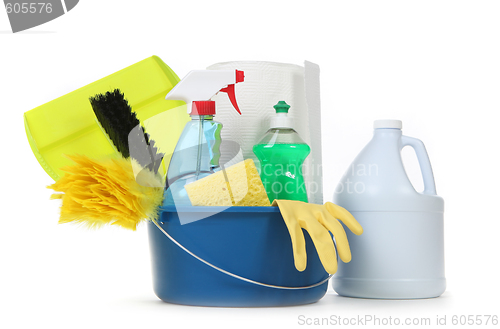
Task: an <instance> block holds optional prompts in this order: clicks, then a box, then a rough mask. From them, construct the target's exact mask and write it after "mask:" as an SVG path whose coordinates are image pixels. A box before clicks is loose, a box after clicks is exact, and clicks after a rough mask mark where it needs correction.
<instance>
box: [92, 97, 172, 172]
mask: <svg viewBox="0 0 500 329" xmlns="http://www.w3.org/2000/svg"><path fill="white" fill-rule="evenodd" d="M90 104H91V105H92V109H93V110H94V113H95V115H96V117H97V119H98V120H99V122H100V124H101V126H102V127H103V128H104V130H105V131H106V133H107V134H108V136H109V138H110V139H111V141H112V142H113V144H114V145H115V147H116V148H117V150H118V152H120V153H121V154H122V156H123V157H124V158H128V157H130V156H131V155H132V157H133V158H134V159H136V160H137V162H139V164H140V165H141V166H143V167H148V168H149V169H150V170H152V171H154V172H155V173H156V172H158V168H159V165H160V163H161V160H162V158H163V154H157V149H156V147H154V141H153V140H150V137H149V134H146V133H145V131H144V128H143V127H142V126H141V123H140V122H139V120H138V119H137V116H136V114H135V112H133V111H132V107H131V106H130V105H129V103H128V102H127V100H126V99H125V95H124V94H123V93H122V92H121V91H120V90H119V89H115V90H114V91H112V92H109V91H108V92H106V93H105V94H98V95H95V96H94V97H91V98H90Z"/></svg>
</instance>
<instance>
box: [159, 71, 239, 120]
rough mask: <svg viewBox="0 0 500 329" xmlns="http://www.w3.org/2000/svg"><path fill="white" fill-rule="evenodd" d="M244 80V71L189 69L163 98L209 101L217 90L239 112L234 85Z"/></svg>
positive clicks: (189, 101) (188, 101)
mask: <svg viewBox="0 0 500 329" xmlns="http://www.w3.org/2000/svg"><path fill="white" fill-rule="evenodd" d="M244 80H245V75H244V72H243V71H238V70H200V71H191V72H189V73H188V74H187V75H186V76H185V77H184V78H183V79H182V80H181V81H180V82H179V83H178V84H177V85H176V86H175V87H174V88H173V89H172V90H171V91H170V92H169V93H168V94H167V96H166V97H165V99H169V100H181V101H184V102H186V103H187V104H191V103H192V102H196V103H198V102H199V101H209V100H210V98H212V97H213V96H214V95H215V94H217V93H218V92H225V93H227V95H228V97H229V100H230V101H231V104H232V105H233V107H234V108H235V110H236V111H238V113H239V114H241V111H240V108H239V106H238V103H237V102H236V94H235V88H234V85H235V84H236V83H239V82H243V81H244ZM200 105H201V104H200ZM192 113H193V112H191V114H192Z"/></svg>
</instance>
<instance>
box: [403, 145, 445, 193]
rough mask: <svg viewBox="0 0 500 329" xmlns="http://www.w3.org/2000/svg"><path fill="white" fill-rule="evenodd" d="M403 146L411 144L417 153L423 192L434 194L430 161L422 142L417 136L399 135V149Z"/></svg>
mask: <svg viewBox="0 0 500 329" xmlns="http://www.w3.org/2000/svg"><path fill="white" fill-rule="evenodd" d="M405 146H411V147H412V148H413V149H414V150H415V153H416V154H417V159H418V163H419V165H420V171H421V172H422V177H423V180H424V191H423V194H429V195H436V194H437V193H436V184H435V182H434V174H433V173H432V167H431V161H430V160H429V155H428V154H427V150H426V149H425V145H424V143H423V142H422V141H421V140H420V139H417V138H413V137H408V136H401V149H403V147H405Z"/></svg>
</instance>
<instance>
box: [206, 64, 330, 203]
mask: <svg viewBox="0 0 500 329" xmlns="http://www.w3.org/2000/svg"><path fill="white" fill-rule="evenodd" d="M208 69H209V70H233V69H237V70H241V71H244V72H245V81H244V82H243V83H237V84H236V85H235V91H236V100H237V102H238V105H239V107H240V110H241V113H242V115H241V116H240V115H239V114H238V113H237V112H236V111H235V110H234V108H233V107H232V105H231V103H230V102H229V99H228V97H227V95H226V94H224V93H219V94H218V95H216V96H214V97H213V98H212V99H213V100H215V101H216V102H217V115H216V117H215V120H216V121H219V122H221V123H222V124H223V129H222V136H221V137H222V140H230V141H234V142H237V143H238V144H239V145H240V146H241V148H242V150H243V156H244V157H245V159H248V158H251V159H253V160H254V161H255V163H256V164H258V163H259V161H258V159H257V157H256V156H255V154H254V153H253V151H252V148H253V146H254V145H255V144H256V143H257V142H258V141H259V140H260V139H261V138H262V137H263V136H264V134H265V133H266V131H267V130H268V129H269V124H270V119H271V118H272V117H273V116H274V115H275V113H276V112H275V110H274V108H273V106H274V105H276V103H278V102H279V101H286V102H287V103H288V104H289V105H290V110H289V112H288V116H289V117H291V118H292V119H293V122H294V129H295V130H296V131H297V133H298V134H299V135H300V137H302V139H303V140H304V141H305V142H306V143H307V144H308V145H309V146H310V147H311V153H310V155H309V156H308V157H307V159H306V160H305V162H304V166H303V174H304V180H305V183H306V188H307V194H308V199H309V202H310V203H316V204H323V172H322V157H321V108H320V85H319V66H318V65H316V64H314V63H311V62H307V61H306V62H304V66H299V65H293V64H284V63H274V62H254V61H237V62H225V63H217V64H214V65H211V66H209V67H208ZM222 156H223V155H222Z"/></svg>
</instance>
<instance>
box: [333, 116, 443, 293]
mask: <svg viewBox="0 0 500 329" xmlns="http://www.w3.org/2000/svg"><path fill="white" fill-rule="evenodd" d="M374 128H375V131H374V135H373V139H372V140H371V141H370V142H369V143H368V145H366V147H365V148H364V149H363V150H362V151H361V153H360V154H359V155H358V156H357V157H356V159H355V160H354V162H353V163H352V165H351V166H350V167H349V169H348V170H347V172H346V173H345V174H344V176H343V177H342V179H341V181H340V183H339V184H338V186H337V189H336V191H335V194H334V203H336V204H338V205H340V206H342V207H344V208H346V209H347V210H349V211H350V212H351V213H352V214H353V216H354V217H355V218H356V219H357V220H358V222H359V223H360V224H361V225H362V226H363V229H364V232H363V234H362V235H360V236H356V235H354V234H352V233H351V232H350V231H349V230H346V232H347V235H348V239H349V244H350V247H351V252H352V260H351V262H350V263H347V264H346V263H343V262H339V268H338V272H337V273H336V274H335V276H334V277H333V278H332V286H333V289H334V290H335V291H336V292H337V293H338V294H339V295H341V296H349V297H361V298H384V299H413V298H430V297H438V296H440V295H441V294H442V293H443V292H444V291H445V289H446V279H445V274H444V241H443V240H444V229H443V212H444V201H443V199H442V198H441V197H439V196H437V195H436V187H435V183H434V176H433V174H432V168H431V164H430V161H429V157H428V155H427V151H426V149H425V146H424V144H423V143H422V142H421V141H420V140H418V139H416V138H411V137H407V136H403V135H402V132H401V128H402V123H401V121H398V120H378V121H375V123H374ZM405 146H411V147H412V148H413V149H414V150H415V152H416V155H417V158H418V161H419V164H420V168H421V171H422V176H423V180H424V191H423V192H422V193H419V192H417V191H416V190H415V189H414V187H413V185H412V184H411V182H410V180H409V178H408V176H407V174H406V171H405V169H404V166H403V162H402V158H401V150H402V149H403V147H405Z"/></svg>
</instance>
